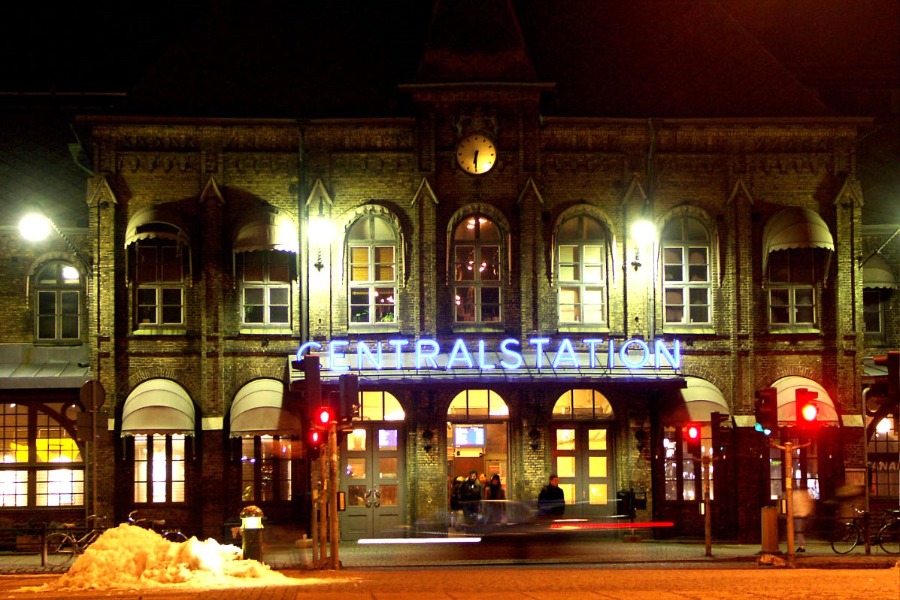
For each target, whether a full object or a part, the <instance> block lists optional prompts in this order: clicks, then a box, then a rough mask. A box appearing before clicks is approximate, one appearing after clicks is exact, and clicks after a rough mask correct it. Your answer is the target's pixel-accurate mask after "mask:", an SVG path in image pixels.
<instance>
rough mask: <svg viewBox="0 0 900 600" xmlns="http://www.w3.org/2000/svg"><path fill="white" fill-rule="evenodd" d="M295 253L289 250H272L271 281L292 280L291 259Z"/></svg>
mask: <svg viewBox="0 0 900 600" xmlns="http://www.w3.org/2000/svg"><path fill="white" fill-rule="evenodd" d="M293 256H294V255H293V254H291V253H289V252H276V251H274V250H273V251H271V252H269V253H268V257H269V281H270V282H273V283H287V282H288V281H290V280H291V259H292V258H293Z"/></svg>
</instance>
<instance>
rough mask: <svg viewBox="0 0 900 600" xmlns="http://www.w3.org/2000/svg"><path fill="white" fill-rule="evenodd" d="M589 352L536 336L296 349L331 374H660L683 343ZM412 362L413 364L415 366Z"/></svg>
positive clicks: (598, 345)
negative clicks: (318, 358) (315, 355)
mask: <svg viewBox="0 0 900 600" xmlns="http://www.w3.org/2000/svg"><path fill="white" fill-rule="evenodd" d="M581 343H582V345H583V348H584V350H583V351H581V352H576V350H575V346H574V345H573V343H572V340H570V339H569V338H563V339H562V340H560V341H559V342H558V343H554V342H553V341H552V340H551V339H550V338H543V337H536V338H531V339H529V340H528V345H527V346H526V347H525V348H522V343H521V342H519V340H516V339H513V338H507V339H505V340H503V341H501V342H500V344H499V346H498V347H497V348H496V349H490V348H487V347H486V343H485V341H484V340H477V343H476V347H475V348H474V349H470V348H469V347H468V346H466V341H465V340H463V339H461V338H459V339H457V340H456V341H454V343H453V345H452V346H451V347H449V350H446V348H447V347H446V346H445V347H443V348H442V347H441V344H440V343H439V342H438V341H437V340H433V339H427V338H424V339H418V340H408V339H402V338H401V339H392V340H386V341H384V342H382V341H378V342H374V343H371V344H370V343H369V342H365V341H363V340H360V341H357V342H356V352H355V353H353V352H348V349H349V346H350V342H349V341H348V340H331V341H330V342H328V344H327V348H325V347H323V346H322V344H319V343H318V342H306V343H305V344H303V345H301V346H300V347H299V348H298V349H297V360H302V359H303V355H304V354H307V353H309V352H320V351H322V350H323V349H324V350H325V355H326V356H327V362H326V363H325V364H323V368H326V369H328V370H330V371H337V372H342V371H349V370H350V369H351V365H350V362H349V361H350V360H351V359H352V358H353V357H355V359H356V365H355V368H356V369H358V370H363V369H373V370H376V371H381V370H387V369H397V370H399V369H415V370H421V369H431V370H443V371H462V370H479V371H492V370H494V369H501V370H504V371H517V370H520V369H536V370H538V371H540V370H542V369H554V370H555V369H560V368H562V369H585V368H587V369H616V368H625V369H631V370H633V369H643V368H646V367H651V368H654V369H661V368H663V366H668V367H670V368H672V369H679V368H681V343H680V342H679V341H678V340H675V341H674V342H672V344H671V346H666V344H665V342H663V340H654V341H653V342H652V347H651V345H650V344H648V343H647V342H645V341H644V340H641V339H629V340H625V341H624V342H621V343H618V342H617V341H616V340H614V339H608V340H605V339H601V338H588V339H584V340H581ZM410 359H411V360H412V362H411V363H410Z"/></svg>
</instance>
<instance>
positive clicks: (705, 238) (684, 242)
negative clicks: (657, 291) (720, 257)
mask: <svg viewBox="0 0 900 600" xmlns="http://www.w3.org/2000/svg"><path fill="white" fill-rule="evenodd" d="M710 255H711V249H710V243H709V233H708V232H707V230H706V227H704V226H703V224H702V223H701V222H700V221H699V220H697V219H695V218H693V217H681V218H678V219H674V220H673V221H670V222H669V224H668V225H666V228H665V229H664V230H663V234H662V263H663V264H662V274H663V303H664V306H663V312H664V315H665V322H666V324H667V325H707V324H709V323H710V321H711V320H712V319H711V298H712V278H711V276H710V264H711V262H710Z"/></svg>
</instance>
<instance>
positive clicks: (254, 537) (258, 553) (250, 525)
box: [240, 505, 263, 562]
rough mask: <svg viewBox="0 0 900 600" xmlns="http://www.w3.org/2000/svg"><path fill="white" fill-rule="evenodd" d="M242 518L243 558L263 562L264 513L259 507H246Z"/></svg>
mask: <svg viewBox="0 0 900 600" xmlns="http://www.w3.org/2000/svg"><path fill="white" fill-rule="evenodd" d="M240 517H241V539H242V540H243V541H242V543H241V550H243V557H244V559H252V560H258V561H260V562H262V528H263V525H262V519H263V511H262V510H261V509H260V508H259V507H258V506H252V505H251V506H245V507H244V509H243V510H241V514H240Z"/></svg>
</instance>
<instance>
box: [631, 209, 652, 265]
mask: <svg viewBox="0 0 900 600" xmlns="http://www.w3.org/2000/svg"><path fill="white" fill-rule="evenodd" d="M631 238H632V239H633V240H634V260H633V261H632V262H631V266H632V267H634V270H635V271H637V270H638V269H640V268H641V246H646V245H647V244H649V243H650V242H652V241H653V240H654V239H656V226H655V225H654V224H653V222H652V221H651V220H650V219H649V218H648V217H647V216H646V215H641V217H640V218H639V219H638V220H637V221H635V222H634V223H632V225H631Z"/></svg>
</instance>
